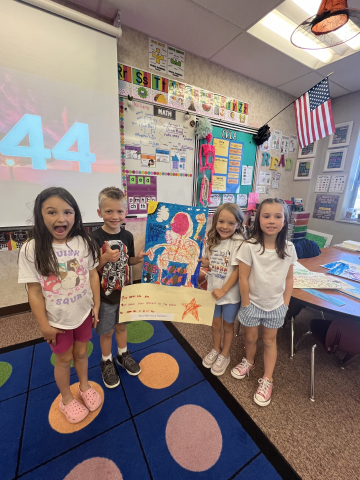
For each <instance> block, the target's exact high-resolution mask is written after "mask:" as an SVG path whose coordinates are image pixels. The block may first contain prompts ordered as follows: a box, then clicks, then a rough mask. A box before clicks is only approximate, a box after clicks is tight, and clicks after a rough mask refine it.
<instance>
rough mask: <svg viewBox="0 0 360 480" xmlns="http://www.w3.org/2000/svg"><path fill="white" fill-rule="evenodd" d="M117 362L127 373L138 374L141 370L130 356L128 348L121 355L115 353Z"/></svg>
mask: <svg viewBox="0 0 360 480" xmlns="http://www.w3.org/2000/svg"><path fill="white" fill-rule="evenodd" d="M117 363H118V364H119V365H120V366H121V367H123V368H125V370H126V371H127V372H128V374H129V375H139V373H140V372H141V368H140V365H139V364H138V363H137V362H135V360H134V359H133V358H132V356H131V354H130V351H129V350H127V351H126V352H125V353H123V354H122V355H120V354H119V353H118V354H117Z"/></svg>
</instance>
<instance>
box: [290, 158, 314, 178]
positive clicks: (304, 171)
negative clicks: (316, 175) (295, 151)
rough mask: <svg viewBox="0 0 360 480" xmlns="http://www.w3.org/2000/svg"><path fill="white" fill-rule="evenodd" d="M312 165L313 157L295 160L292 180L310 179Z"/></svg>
mask: <svg viewBox="0 0 360 480" xmlns="http://www.w3.org/2000/svg"><path fill="white" fill-rule="evenodd" d="M313 166H314V158H308V159H305V160H297V161H296V167H295V176H294V180H310V179H311V175H312V171H313Z"/></svg>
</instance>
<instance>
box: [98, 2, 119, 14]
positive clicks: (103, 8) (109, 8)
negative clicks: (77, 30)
mask: <svg viewBox="0 0 360 480" xmlns="http://www.w3.org/2000/svg"><path fill="white" fill-rule="evenodd" d="M117 11H118V7H116V5H114V2H113V1H109V0H102V2H101V3H100V8H99V11H98V13H99V15H102V16H103V17H108V18H111V19H113V18H115V17H116V14H117Z"/></svg>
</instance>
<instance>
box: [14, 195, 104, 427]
mask: <svg viewBox="0 0 360 480" xmlns="http://www.w3.org/2000/svg"><path fill="white" fill-rule="evenodd" d="M31 237H32V240H30V241H29V242H27V243H25V245H23V247H22V249H21V251H20V256H19V283H26V284H27V287H28V294H29V303H30V307H31V310H32V312H33V314H34V316H35V318H36V320H37V323H38V324H39V327H40V330H41V332H42V334H43V336H44V338H45V340H46V341H47V342H48V343H49V344H50V347H51V349H52V351H53V352H54V354H55V370H54V374H55V381H56V384H57V386H58V387H59V390H60V393H61V400H60V403H59V409H60V411H61V412H62V413H63V414H64V415H65V417H66V419H67V420H68V421H69V422H70V423H79V422H81V421H82V420H84V418H85V417H86V416H87V415H88V414H89V411H94V410H96V409H97V408H99V407H100V405H101V403H102V398H101V396H100V395H99V393H98V392H97V391H96V390H95V389H94V388H92V387H91V386H90V384H89V383H88V356H87V344H88V341H89V340H90V338H91V335H92V325H94V326H95V325H96V323H97V322H98V312H99V307H100V284H99V275H98V273H97V269H96V267H97V265H98V256H99V248H98V246H97V244H96V243H95V241H93V240H92V239H91V237H90V236H89V234H88V232H87V230H86V228H85V227H84V226H83V223H82V220H81V213H80V210H79V207H78V205H77V203H76V201H75V199H74V197H73V196H72V195H71V194H70V193H69V192H68V191H67V190H65V189H64V188H56V187H51V188H47V189H46V190H43V191H42V192H41V193H40V194H39V195H38V196H37V197H36V200H35V205H34V228H33V230H32V232H31ZM92 311H93V313H94V321H93V320H92ZM72 360H73V361H74V367H75V370H76V373H77V374H78V377H79V380H80V384H79V390H78V393H77V397H78V398H79V399H81V400H82V402H83V403H80V402H79V401H78V400H77V399H75V398H74V396H73V394H72V393H71V390H70V366H71V362H72ZM84 404H85V405H84Z"/></svg>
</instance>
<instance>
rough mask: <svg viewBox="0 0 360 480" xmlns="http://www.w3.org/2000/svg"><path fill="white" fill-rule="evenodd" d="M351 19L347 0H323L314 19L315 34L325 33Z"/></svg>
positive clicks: (313, 30) (313, 28) (312, 29)
mask: <svg viewBox="0 0 360 480" xmlns="http://www.w3.org/2000/svg"><path fill="white" fill-rule="evenodd" d="M348 20H349V13H348V4H347V0H322V2H321V5H320V8H319V11H318V13H317V15H316V17H315V18H314V20H313V22H312V23H313V26H312V28H311V31H312V33H313V34H314V35H317V36H319V35H325V34H326V33H330V32H333V31H335V30H338V29H339V28H341V27H342V26H344V25H345V24H346V23H347V22H348Z"/></svg>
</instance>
